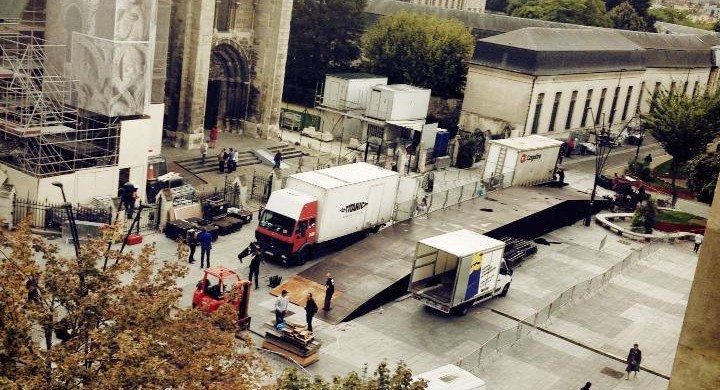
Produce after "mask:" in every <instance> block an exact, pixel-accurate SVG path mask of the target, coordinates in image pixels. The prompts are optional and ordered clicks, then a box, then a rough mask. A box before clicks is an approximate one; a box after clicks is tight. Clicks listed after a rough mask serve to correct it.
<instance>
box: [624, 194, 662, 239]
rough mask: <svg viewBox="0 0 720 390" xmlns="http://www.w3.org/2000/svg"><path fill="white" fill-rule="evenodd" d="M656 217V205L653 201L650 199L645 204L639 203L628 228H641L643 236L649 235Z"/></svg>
mask: <svg viewBox="0 0 720 390" xmlns="http://www.w3.org/2000/svg"><path fill="white" fill-rule="evenodd" d="M657 215H658V208H657V204H655V201H654V200H653V199H652V198H650V199H648V200H647V201H646V202H643V203H641V204H640V205H639V206H638V208H637V210H635V213H634V214H633V216H632V221H631V222H630V226H632V227H635V228H641V229H642V230H643V233H645V234H651V233H652V232H653V228H654V227H655V220H656V219H657Z"/></svg>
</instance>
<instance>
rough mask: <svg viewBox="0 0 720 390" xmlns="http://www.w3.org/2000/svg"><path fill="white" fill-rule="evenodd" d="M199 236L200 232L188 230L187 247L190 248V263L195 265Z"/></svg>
mask: <svg viewBox="0 0 720 390" xmlns="http://www.w3.org/2000/svg"><path fill="white" fill-rule="evenodd" d="M197 235H198V232H197V230H195V229H190V230H188V233H187V245H188V247H190V255H189V256H188V263H190V264H193V263H195V248H197V243H198V242H197Z"/></svg>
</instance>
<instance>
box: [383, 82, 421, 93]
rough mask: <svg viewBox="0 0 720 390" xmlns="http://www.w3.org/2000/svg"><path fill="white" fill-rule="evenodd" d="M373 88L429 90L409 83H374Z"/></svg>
mask: <svg viewBox="0 0 720 390" xmlns="http://www.w3.org/2000/svg"><path fill="white" fill-rule="evenodd" d="M373 89H377V90H381V89H384V90H387V91H394V92H408V91H412V92H414V91H430V90H429V89H427V88H420V87H416V86H414V85H409V84H389V85H376V86H374V87H373Z"/></svg>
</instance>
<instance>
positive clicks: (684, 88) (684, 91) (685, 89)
mask: <svg viewBox="0 0 720 390" xmlns="http://www.w3.org/2000/svg"><path fill="white" fill-rule="evenodd" d="M687 86H688V82H687V81H686V82H685V84H683V95H687Z"/></svg>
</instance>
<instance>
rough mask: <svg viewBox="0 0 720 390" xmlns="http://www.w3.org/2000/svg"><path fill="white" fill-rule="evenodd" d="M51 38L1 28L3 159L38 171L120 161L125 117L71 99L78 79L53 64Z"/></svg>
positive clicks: (52, 172)
mask: <svg viewBox="0 0 720 390" xmlns="http://www.w3.org/2000/svg"><path fill="white" fill-rule="evenodd" d="M58 46H61V45H55V44H51V43H49V42H47V41H45V40H43V39H41V38H39V37H37V36H33V35H28V34H25V33H21V32H11V31H8V32H0V141H2V142H1V143H0V161H2V162H3V163H5V164H7V165H9V166H12V167H13V168H16V169H18V170H20V171H23V172H26V173H29V174H31V175H33V176H36V177H47V176H56V175H59V174H68V173H72V172H74V171H76V170H78V169H84V168H92V167H106V166H114V165H117V162H118V150H119V144H120V120H119V118H117V117H115V118H111V117H105V116H101V115H96V114H92V113H88V112H85V111H81V110H79V109H77V108H75V107H72V106H70V105H69V104H68V102H71V101H72V99H73V98H74V97H75V96H76V94H77V92H76V88H75V83H74V82H73V81H72V80H69V79H67V78H66V77H63V76H60V75H59V74H58V73H57V72H54V71H53V69H51V68H50V66H49V65H48V61H47V58H46V53H47V50H48V49H49V48H52V47H58Z"/></svg>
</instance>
